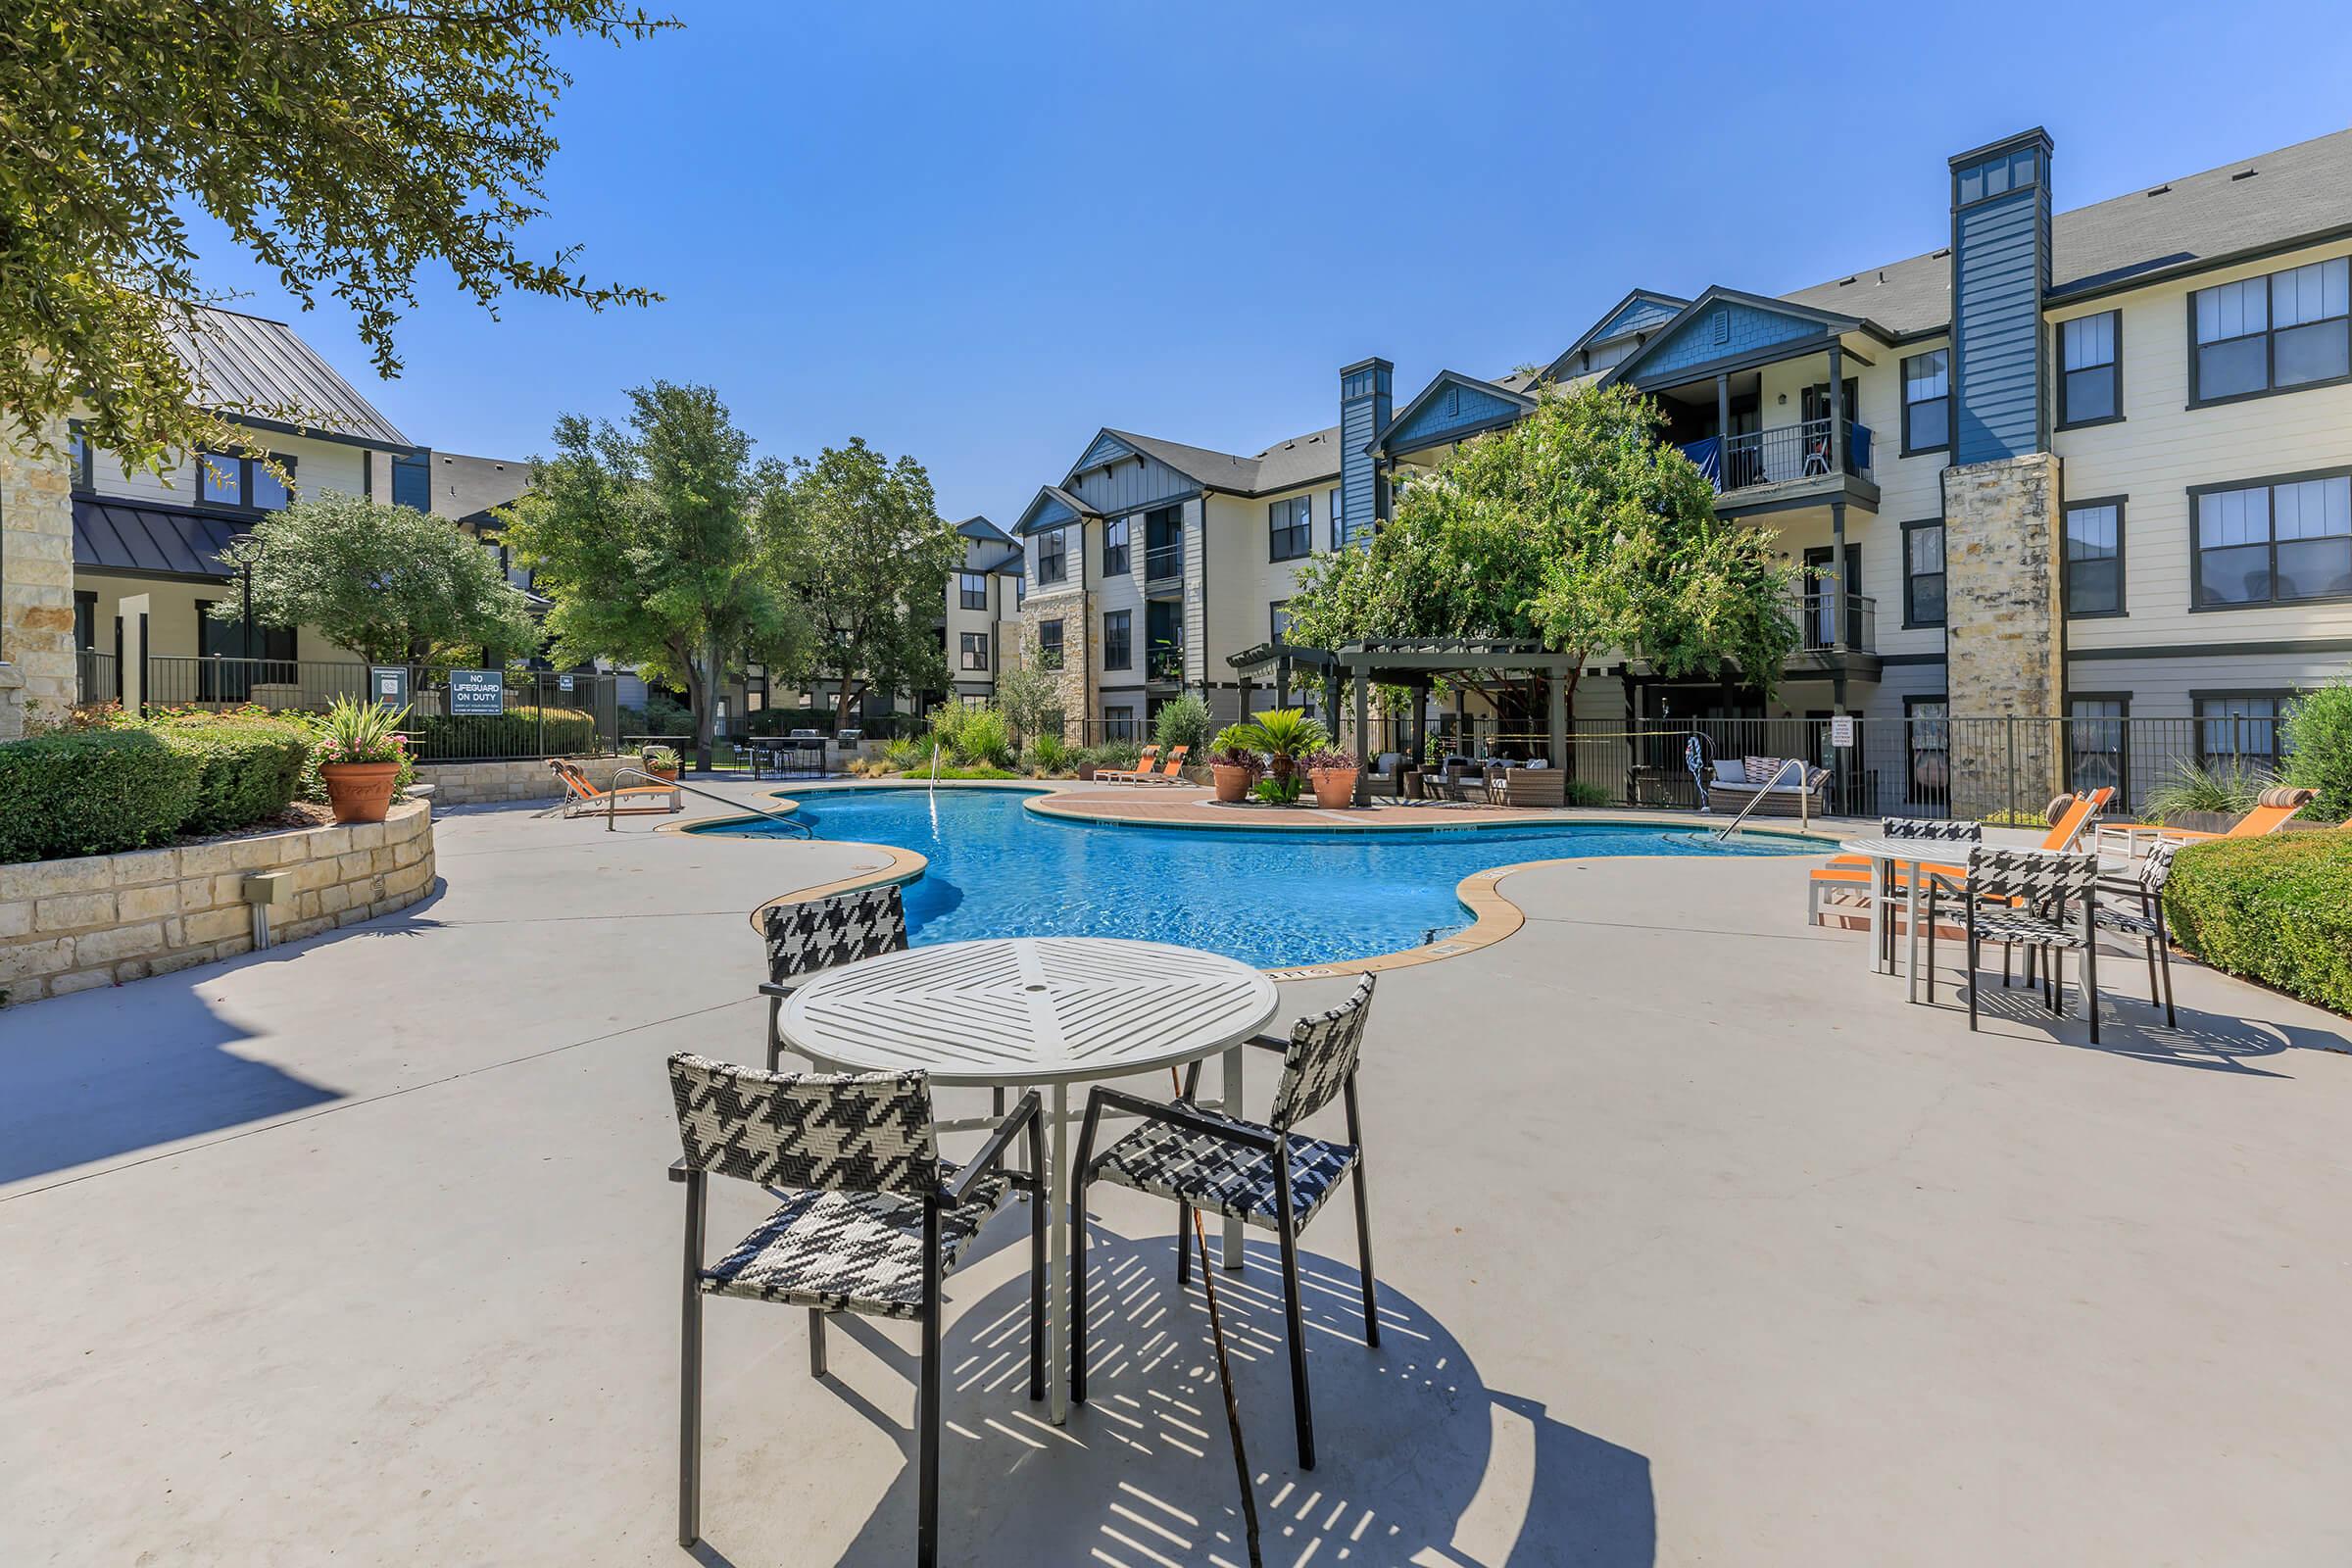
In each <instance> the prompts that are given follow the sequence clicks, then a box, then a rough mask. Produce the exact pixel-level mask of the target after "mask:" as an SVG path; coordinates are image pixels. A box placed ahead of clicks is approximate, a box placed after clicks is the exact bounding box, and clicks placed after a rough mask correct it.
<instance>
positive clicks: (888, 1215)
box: [669, 1052, 1046, 1568]
mask: <svg viewBox="0 0 2352 1568" xmlns="http://www.w3.org/2000/svg"><path fill="white" fill-rule="evenodd" d="M669 1093H670V1100H671V1102H672V1103H673V1104H674V1105H675V1107H676V1110H677V1115H678V1142H679V1144H680V1145H681V1147H682V1148H683V1150H684V1153H683V1154H682V1155H681V1156H680V1157H679V1159H678V1160H677V1161H676V1162H675V1163H673V1164H672V1165H671V1166H670V1167H669V1175H670V1180H672V1181H676V1182H683V1183H685V1184H686V1268H685V1280H684V1286H685V1289H684V1293H683V1298H682V1300H683V1305H682V1307H681V1309H680V1310H681V1316H680V1325H679V1372H680V1388H679V1399H678V1544H679V1545H681V1546H691V1545H693V1544H695V1542H696V1541H697V1540H699V1539H700V1538H701V1535H702V1428H703V1298H704V1297H706V1296H740V1297H745V1298H748V1299H752V1300H756V1301H774V1302H780V1303H782V1304H784V1305H787V1306H805V1307H807V1308H808V1309H809V1376H810V1377H823V1376H824V1375H825V1314H826V1313H828V1312H858V1313H862V1314H865V1315H867V1316H870V1317H884V1318H898V1319H902V1320H912V1321H915V1322H918V1323H920V1324H921V1325H922V1366H921V1370H920V1373H919V1374H918V1377H919V1381H918V1385H917V1387H918V1390H919V1394H918V1397H917V1401H916V1410H915V1425H916V1428H917V1432H918V1437H917V1439H916V1444H917V1460H916V1464H917V1477H918V1481H917V1489H918V1496H919V1501H918V1504H917V1507H918V1512H917V1515H916V1518H917V1523H916V1525H915V1561H916V1562H918V1563H920V1564H922V1565H923V1568H933V1565H935V1564H937V1563H938V1561H939V1441H940V1414H939V1398H940V1395H939V1386H940V1345H939V1328H940V1321H939V1320H940V1304H941V1303H940V1294H941V1282H942V1281H944V1280H945V1279H946V1277H947V1275H948V1273H949V1271H950V1270H952V1269H954V1268H955V1266H956V1258H957V1257H958V1256H959V1255H961V1253H962V1251H963V1250H964V1248H965V1247H966V1246H967V1245H968V1244H969V1243H970V1242H971V1240H972V1238H973V1237H975V1236H977V1235H978V1234H979V1233H980V1227H981V1226H982V1225H983V1224H984V1223H986V1221H987V1219H988V1217H989V1215H991V1214H993V1213H995V1212H996V1211H997V1209H998V1208H1000V1207H1001V1206H1003V1204H1004V1202H1005V1197H1006V1195H1007V1193H1008V1192H1009V1191H1010V1190H1011V1189H1012V1188H1015V1187H1019V1188H1022V1189H1024V1190H1026V1191H1027V1192H1028V1193H1029V1195H1030V1205H1029V1206H1030V1210H1031V1213H1030V1225H1029V1397H1030V1398H1031V1399H1043V1398H1044V1397H1046V1363H1045V1359H1044V1354H1045V1343H1046V1203H1045V1193H1044V1188H1043V1181H1042V1173H1043V1172H1044V1170H1045V1168H1046V1156H1045V1136H1044V1127H1043V1123H1042V1121H1041V1119H1040V1118H1039V1116H1038V1113H1037V1105H1038V1100H1037V1094H1036V1092H1035V1091H1034V1090H1032V1091H1031V1092H1030V1093H1028V1094H1026V1095H1023V1096H1022V1097H1021V1101H1020V1103H1019V1104H1017V1105H1016V1106H1014V1107H1013V1111H1012V1114H1010V1115H1009V1116H1006V1117H1005V1119H1004V1120H1002V1121H1000V1122H999V1123H998V1124H997V1125H996V1128H995V1130H994V1131H992V1132H991V1133H990V1134H989V1137H988V1142H987V1143H986V1144H985V1145H983V1146H982V1147H981V1150H980V1152H979V1153H978V1154H977V1155H975V1156H974V1157H973V1159H972V1161H971V1163H969V1164H967V1165H963V1166H961V1167H958V1166H956V1165H954V1164H951V1163H950V1162H949V1161H947V1160H944V1159H942V1158H940V1157H939V1149H938V1141H937V1137H936V1134H935V1133H934V1132H933V1130H932V1124H931V1086H930V1082H929V1080H928V1079H926V1078H925V1077H924V1076H923V1074H921V1073H919V1072H902V1073H866V1074H853V1075H844V1076H827V1075H819V1074H809V1075H797V1074H782V1073H770V1072H761V1071H760V1070H759V1069H758V1068H756V1067H738V1066H736V1065H734V1064H733V1063H731V1062H724V1061H712V1060H710V1059H709V1058H707V1057H704V1056H697V1055H694V1054H691V1053H688V1052H680V1053H679V1054H676V1055H673V1056H671V1057H670V1058H669ZM1015 1137H1024V1138H1025V1139H1026V1141H1027V1143H1028V1146H1029V1147H1028V1158H1029V1165H1028V1169H1027V1170H1025V1171H1010V1170H1005V1169H1004V1168H1003V1167H1004V1163H1005V1152H1007V1151H1008V1150H1010V1149H1011V1147H1012V1142H1013V1139H1014V1138H1015ZM713 1172H715V1173H716V1174H718V1175H720V1176H731V1177H733V1178H735V1179H736V1180H738V1181H746V1182H753V1183H756V1184H758V1185H760V1186H762V1187H780V1188H785V1189H789V1191H788V1192H787V1193H786V1195H785V1197H784V1201H783V1204H782V1206H780V1207H779V1208H777V1210H776V1211H775V1212H774V1213H773V1214H771V1215H769V1216H768V1217H767V1218H766V1219H765V1220H763V1221H761V1222H760V1226H759V1227H758V1228H757V1229H755V1230H754V1231H753V1232H752V1233H751V1234H750V1235H748V1236H746V1237H745V1238H744V1239H743V1240H742V1241H741V1242H740V1243H738V1244H737V1245H736V1246H735V1248H734V1250H731V1251H729V1252H728V1253H727V1255H726V1256H724V1257H722V1258H720V1259H719V1260H718V1261H717V1262H716V1263H706V1262H705V1261H704V1242H705V1234H706V1232H707V1230H708V1229H709V1225H708V1220H709V1210H710V1204H709V1194H708V1191H707V1188H708V1181H707V1178H708V1177H709V1176H710V1175H711V1174H712V1173H713Z"/></svg>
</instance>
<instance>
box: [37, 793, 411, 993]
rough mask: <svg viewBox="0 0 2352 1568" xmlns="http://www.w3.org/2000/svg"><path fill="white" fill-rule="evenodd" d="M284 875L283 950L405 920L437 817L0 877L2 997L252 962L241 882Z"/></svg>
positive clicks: (50, 863) (56, 864) (279, 913)
mask: <svg viewBox="0 0 2352 1568" xmlns="http://www.w3.org/2000/svg"><path fill="white" fill-rule="evenodd" d="M279 870H282V871H285V872H287V873H288V875H287V878H286V882H285V887H284V890H283V891H281V893H280V895H279V902H278V903H277V904H275V905H273V906H271V907H270V932H271V934H272V935H273V936H274V937H275V938H276V939H277V940H279V941H292V940H294V939H296V938H300V937H307V936H316V935H318V934H319V932H321V931H329V930H332V929H334V928H335V927H336V926H343V925H350V924H351V923H352V922H354V921H356V920H366V919H370V918H372V917H373V916H376V915H379V914H390V913H392V912H393V911H394V910H396V909H405V908H407V907H409V906H410V905H412V904H415V903H416V902H417V900H418V899H421V898H423V897H424V895H425V894H426V893H427V892H429V891H431V889H432V886H433V821H432V809H431V808H430V807H429V806H427V805H426V804H425V803H424V802H422V801H411V802H408V803H405V804H403V805H400V806H395V807H394V808H392V811H391V814H390V816H388V817H387V818H386V819H385V820H383V821H381V822H355V823H353V824H351V825H350V826H348V827H315V828H297V829H293V830H291V831H288V832H283V833H260V834H255V835H253V836H251V837H248V838H236V839H222V840H221V841H219V842H218V843H213V844H189V845H184V846H181V847H180V848H177V849H167V850H133V851H130V852H128V853H126V854H123V855H88V856H82V857H79V858H75V859H71V860H34V861H31V862H29V863H26V864H24V865H0V992H6V993H7V996H8V1000H9V1002H10V1003H12V1004H14V1003H20V1002H30V1001H32V1000H34V999H35V998H38V997H62V996H64V995H65V994H66V993H68V992H70V991H83V990H87V989H89V988H90V987H92V986H103V985H113V984H117V983H119V982H122V981H125V980H140V979H144V978H145V977H147V976H148V975H151V974H169V973H171V972H172V970H174V969H185V968H188V967H189V966H191V965H193V964H199V963H210V962H212V961H213V960H214V959H216V958H226V957H229V956H233V955H235V954H239V953H247V952H250V951H252V948H253V911H252V907H251V906H249V905H248V904H246V902H245V877H246V874H247V873H248V872H252V871H279Z"/></svg>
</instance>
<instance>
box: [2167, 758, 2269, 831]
mask: <svg viewBox="0 0 2352 1568" xmlns="http://www.w3.org/2000/svg"><path fill="white" fill-rule="evenodd" d="M2271 782H2272V780H2271V776H2270V775H2269V774H2268V773H2265V772H2263V771H2262V770H2261V769H2260V768H2255V767H2247V766H2245V765H2244V764H2242V763H2240V762H2237V761H2234V760H2232V761H2213V762H2192V761H2190V760H2187V759H2186V758H2182V759H2181V760H2180V761H2179V762H2177V763H2175V764H2174V766H2173V776H2172V777H2171V778H2169V779H2167V780H2166V781H2165V782H2164V783H2163V784H2161V785H2159V786H2157V788H2156V789H2155V790H2154V792H2152V793H2151V794H2150V795H2149V796H2148V799H2147V804H2146V805H2145V806H2144V807H2143V808H2142V811H2143V813H2144V814H2145V815H2146V817H2147V819H2148V820H2149V821H2151V822H2170V821H2173V820H2176V819H2177V818H2180V817H2182V816H2187V815H2191V814H2193V813H2195V812H2198V811H2208V812H2211V813H2213V814H2215V815H2217V816H2243V815H2245V814H2246V813H2247V812H2248V811H2251V810H2252V809H2254V806H2255V803H2256V801H2258V800H2259V799H2260V798H2261V795H2262V792H2263V791H2264V790H2266V789H2268V788H2270V786H2271Z"/></svg>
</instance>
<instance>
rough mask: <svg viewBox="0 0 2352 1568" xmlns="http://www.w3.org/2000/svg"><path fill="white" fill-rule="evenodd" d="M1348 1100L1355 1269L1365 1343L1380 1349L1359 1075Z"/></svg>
mask: <svg viewBox="0 0 2352 1568" xmlns="http://www.w3.org/2000/svg"><path fill="white" fill-rule="evenodd" d="M1343 1093H1344V1094H1345V1095H1346V1097H1347V1102H1348V1142H1349V1143H1351V1144H1353V1145H1354V1146H1355V1169H1354V1170H1353V1171H1352V1172H1351V1173H1350V1174H1351V1175H1352V1176H1353V1177H1354V1185H1355V1272H1356V1276H1357V1278H1358V1279H1359V1280H1360V1281H1361V1282H1362V1284H1363V1288H1364V1345H1365V1347H1366V1348H1369V1349H1374V1350H1377V1349H1379V1348H1380V1303H1379V1301H1378V1300H1377V1299H1376V1298H1375V1297H1374V1294H1373V1279H1372V1199H1371V1196H1370V1195H1369V1194H1368V1193H1367V1192H1365V1190H1364V1129H1363V1125H1362V1123H1361V1121H1360V1120H1359V1119H1358V1117H1357V1116H1356V1109H1355V1075H1354V1074H1353V1073H1349V1074H1348V1082H1347V1084H1346V1085H1345V1086H1344V1088H1343Z"/></svg>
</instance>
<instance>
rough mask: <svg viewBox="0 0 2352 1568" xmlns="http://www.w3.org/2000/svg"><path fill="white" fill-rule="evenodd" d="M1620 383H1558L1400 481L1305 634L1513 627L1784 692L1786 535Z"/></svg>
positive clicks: (1321, 599)
mask: <svg viewBox="0 0 2352 1568" xmlns="http://www.w3.org/2000/svg"><path fill="white" fill-rule="evenodd" d="M1661 422H1662V421H1661V419H1660V417H1659V415H1658V413H1657V411H1656V410H1655V409H1654V408H1653V407H1651V406H1650V404H1649V403H1647V402H1646V401H1645V400H1643V399H1642V398H1641V397H1640V396H1639V395H1637V394H1636V393H1634V392H1632V391H1631V390H1629V389H1627V388H1625V387H1621V386H1612V387H1593V386H1583V387H1575V388H1571V389H1569V390H1566V391H1558V390H1553V389H1545V390H1544V392H1543V393H1542V394H1541V395H1540V396H1539V398H1538V400H1537V404H1536V408H1535V409H1534V411H1533V412H1532V413H1530V414H1529V415H1528V417H1526V418H1524V419H1521V420H1520V421H1519V422H1518V423H1516V424H1513V425H1510V426H1508V427H1506V428H1504V429H1501V430H1496V431H1495V432H1493V433H1491V434H1488V435H1483V436H1479V437H1477V438H1476V439H1474V440H1471V441H1467V442H1464V443H1463V444H1462V445H1461V446H1460V447H1459V448H1457V449H1456V450H1455V452H1454V454H1453V456H1452V457H1451V458H1449V459H1448V460H1447V461H1446V463H1445V464H1444V465H1443V466H1441V467H1439V468H1438V469H1437V470H1436V471H1435V472H1433V473H1430V474H1428V475H1425V476H1419V477H1415V478H1413V479H1410V480H1408V481H1407V482H1406V483H1405V484H1404V485H1403V487H1402V488H1401V489H1400V490H1399V492H1398V495H1397V515H1396V516H1395V518H1394V519H1393V520H1392V521H1391V522H1390V523H1389V524H1388V525H1387V526H1386V527H1384V528H1383V529H1382V530H1381V531H1380V532H1379V533H1378V534H1376V535H1375V536H1374V537H1373V540H1372V543H1371V545H1370V547H1369V548H1368V549H1350V550H1343V551H1340V552H1338V553H1337V554H1336V555H1331V556H1319V557H1317V558H1316V559H1315V560H1314V561H1313V562H1311V563H1309V564H1308V566H1307V568H1306V569H1305V570H1304V571H1303V572H1302V573H1301V574H1300V581H1299V587H1298V589H1297V590H1296V592H1295V593H1294V594H1293V596H1292V598H1291V601H1290V604H1289V606H1288V607H1287V608H1288V609H1289V611H1290V614H1291V633H1290V635H1291V640H1292V641H1294V642H1299V643H1303V644H1306V645H1308V646H1311V647H1321V648H1331V647H1336V646H1338V645H1339V644H1341V643H1343V642H1348V641H1352V640H1356V639H1360V638H1377V637H1454V638H1497V639H1506V640H1510V641H1521V642H1526V641H1533V642H1541V643H1542V644H1543V645H1544V647H1545V648H1548V649H1551V650H1554V651H1556V652H1561V653H1568V654H1574V655H1576V656H1577V659H1578V663H1577V665H1576V666H1574V667H1573V668H1572V669H1571V672H1570V673H1569V675H1568V676H1567V687H1568V692H1567V695H1568V696H1569V697H1570V699H1571V700H1573V698H1574V695H1575V690H1576V680H1577V673H1576V671H1577V670H1579V669H1581V668H1582V664H1583V662H1584V661H1586V660H1588V659H1591V658H1593V657H1594V656H1597V655H1600V654H1605V653H1622V654H1627V655H1631V656H1633V657H1635V658H1638V659H1641V660H1642V661H1643V662H1646V663H1648V664H1649V665H1650V666H1651V667H1652V668H1653V669H1655V670H1657V671H1658V672H1659V673H1660V674H1663V675H1688V674H1692V673H1707V674H1715V673H1720V672H1721V670H1722V669H1723V668H1724V666H1725V665H1727V664H1736V665H1737V666H1738V667H1739V669H1740V671H1741V672H1742V673H1743V674H1744V675H1745V676H1746V678H1747V679H1748V681H1750V682H1751V683H1752V684H1754V685H1755V686H1757V687H1758V688H1760V689H1761V690H1762V691H1764V692H1765V693H1766V694H1767V695H1769V694H1770V693H1771V691H1772V690H1773V688H1774V687H1775V686H1776V685H1777V684H1778V682H1779V679H1780V672H1781V663H1782V661H1783V660H1785V659H1786V658H1787V657H1788V655H1789V651H1790V650H1791V649H1793V648H1794V647H1795V646H1796V643H1797V638H1798V635H1799V633H1798V630H1797V626H1796V622H1795V620H1794V618H1793V617H1792V616H1791V614H1790V613H1789V588H1790V583H1791V581H1792V577H1791V574H1790V570H1789V566H1788V565H1787V564H1785V563H1782V562H1780V561H1779V560H1778V559H1777V558H1776V557H1775V555H1774V552H1773V541H1772V537H1771V535H1769V534H1766V533H1763V532H1761V531H1758V530H1755V529H1751V528H1745V527H1742V526H1740V524H1738V523H1736V522H1729V521H1726V520H1724V519H1722V518H1720V517H1718V516H1717V515H1715V497H1714V492H1713V489H1712V487H1711V486H1710V485H1709V484H1708V483H1707V479H1706V476H1705V475H1703V474H1701V473H1700V472H1699V471H1698V469H1697V468H1696V467H1695V466H1692V464H1691V461H1690V459H1688V458H1686V457H1685V456H1684V455H1683V454H1682V453H1681V452H1680V451H1679V450H1678V449H1676V448H1674V447H1672V446H1670V445H1668V444H1666V443H1665V442H1663V441H1661V440H1659V439H1658V431H1659V428H1660V425H1661Z"/></svg>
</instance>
